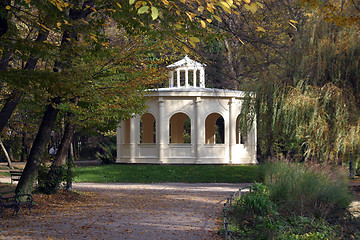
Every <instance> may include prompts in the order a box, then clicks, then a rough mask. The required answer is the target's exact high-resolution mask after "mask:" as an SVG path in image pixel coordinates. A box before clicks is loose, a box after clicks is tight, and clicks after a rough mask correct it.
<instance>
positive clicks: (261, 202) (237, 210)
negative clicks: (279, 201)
mask: <svg viewBox="0 0 360 240" xmlns="http://www.w3.org/2000/svg"><path fill="white" fill-rule="evenodd" d="M272 215H277V212H276V209H275V205H274V204H273V202H272V201H271V200H270V198H269V192H268V190H267V188H266V186H265V185H263V184H261V183H255V184H254V186H252V187H251V188H250V192H249V193H248V194H246V195H243V196H241V197H239V198H238V199H237V200H236V201H235V204H233V205H232V206H231V207H230V208H229V209H228V218H229V222H230V223H232V224H234V225H235V226H237V230H235V231H236V232H237V235H238V236H239V237H241V238H242V239H245V236H252V237H253V239H267V238H269V235H271V234H272V233H271V232H272V231H270V230H269V228H264V226H262V225H263V224H265V225H269V224H268V222H271V216H272ZM261 228H262V229H261Z"/></svg>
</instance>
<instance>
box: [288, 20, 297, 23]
mask: <svg viewBox="0 0 360 240" xmlns="http://www.w3.org/2000/svg"><path fill="white" fill-rule="evenodd" d="M289 21H290V22H291V23H299V22H298V21H295V20H289Z"/></svg>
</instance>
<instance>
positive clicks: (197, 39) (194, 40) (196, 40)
mask: <svg viewBox="0 0 360 240" xmlns="http://www.w3.org/2000/svg"><path fill="white" fill-rule="evenodd" d="M190 40H191V41H193V42H195V43H197V42H200V39H199V38H197V37H190Z"/></svg>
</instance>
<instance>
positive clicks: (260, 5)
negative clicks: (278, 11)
mask: <svg viewBox="0 0 360 240" xmlns="http://www.w3.org/2000/svg"><path fill="white" fill-rule="evenodd" d="M256 5H258V6H259V7H260V8H264V5H263V4H262V3H261V2H256Z"/></svg>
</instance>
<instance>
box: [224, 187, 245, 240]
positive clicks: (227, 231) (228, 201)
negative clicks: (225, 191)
mask: <svg viewBox="0 0 360 240" xmlns="http://www.w3.org/2000/svg"><path fill="white" fill-rule="evenodd" d="M249 191H250V186H248V187H244V188H240V189H239V190H238V191H236V192H235V193H233V194H231V195H230V197H228V198H226V202H225V203H224V209H223V225H224V230H225V239H227V240H236V238H235V237H234V235H233V234H232V232H231V230H230V229H229V222H228V209H229V208H230V207H231V206H232V204H233V203H235V201H236V200H237V199H238V198H240V197H241V196H243V195H245V194H247V193H249Z"/></svg>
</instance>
